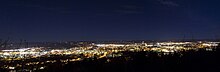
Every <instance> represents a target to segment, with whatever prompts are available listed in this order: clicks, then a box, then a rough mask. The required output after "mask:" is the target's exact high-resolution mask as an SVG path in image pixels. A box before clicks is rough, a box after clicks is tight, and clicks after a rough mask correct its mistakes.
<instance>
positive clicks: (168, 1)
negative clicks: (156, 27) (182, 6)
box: [158, 0, 179, 6]
mask: <svg viewBox="0 0 220 72" xmlns="http://www.w3.org/2000/svg"><path fill="white" fill-rule="evenodd" d="M158 1H159V2H160V3H161V4H163V5H169V6H179V4H177V3H175V2H173V1H171V0H158Z"/></svg>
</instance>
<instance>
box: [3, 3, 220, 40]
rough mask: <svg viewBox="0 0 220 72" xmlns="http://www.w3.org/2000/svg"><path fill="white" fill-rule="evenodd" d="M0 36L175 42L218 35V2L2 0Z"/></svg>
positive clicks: (219, 9)
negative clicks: (176, 40)
mask: <svg viewBox="0 0 220 72" xmlns="http://www.w3.org/2000/svg"><path fill="white" fill-rule="evenodd" d="M0 25H1V26H0V38H2V39H6V38H7V37H9V38H10V39H12V40H19V39H25V40H27V41H78V40H173V39H183V38H184V37H185V38H189V39H190V38H191V37H194V38H195V39H215V38H219V36H220V0H0Z"/></svg>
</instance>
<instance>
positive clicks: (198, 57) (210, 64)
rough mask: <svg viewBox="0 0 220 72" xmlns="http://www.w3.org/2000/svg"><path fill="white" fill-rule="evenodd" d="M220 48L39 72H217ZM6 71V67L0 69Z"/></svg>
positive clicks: (58, 65) (55, 66)
mask: <svg viewBox="0 0 220 72" xmlns="http://www.w3.org/2000/svg"><path fill="white" fill-rule="evenodd" d="M219 55H220V49H218V48H217V49H215V50H214V51H206V50H205V49H200V50H199V51H193V50H192V51H182V52H178V53H169V54H164V53H157V52H152V51H150V52H149V51H148V52H144V51H143V52H124V53H123V56H121V57H116V58H102V59H96V58H93V59H86V60H83V61H78V62H71V63H68V64H63V63H61V62H57V63H53V64H49V65H48V66H47V67H46V68H45V69H44V70H39V71H38V72H201V71H203V72H220V59H219V57H220V56H219ZM1 72H7V70H1Z"/></svg>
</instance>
